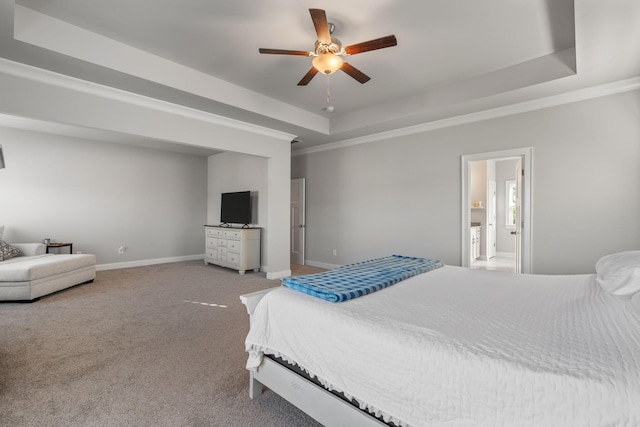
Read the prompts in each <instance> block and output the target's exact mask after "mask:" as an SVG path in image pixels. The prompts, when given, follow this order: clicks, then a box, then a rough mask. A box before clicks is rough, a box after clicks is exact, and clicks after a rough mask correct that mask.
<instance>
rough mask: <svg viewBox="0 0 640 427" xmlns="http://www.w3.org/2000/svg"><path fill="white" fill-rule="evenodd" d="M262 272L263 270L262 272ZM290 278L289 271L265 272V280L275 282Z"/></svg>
mask: <svg viewBox="0 0 640 427" xmlns="http://www.w3.org/2000/svg"><path fill="white" fill-rule="evenodd" d="M263 271H264V270H263ZM289 276H291V270H282V271H271V272H267V279H271V280H276V279H282V278H283V277H289Z"/></svg>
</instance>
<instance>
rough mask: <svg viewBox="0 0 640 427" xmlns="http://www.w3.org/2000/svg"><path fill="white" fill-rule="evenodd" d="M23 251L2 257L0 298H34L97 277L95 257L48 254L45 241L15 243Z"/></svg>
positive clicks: (21, 299) (36, 298)
mask: <svg viewBox="0 0 640 427" xmlns="http://www.w3.org/2000/svg"><path fill="white" fill-rule="evenodd" d="M11 246H14V247H16V248H18V249H20V251H21V255H19V256H16V257H13V258H10V259H6V260H3V261H0V301H35V300H38V299H40V297H42V296H44V295H48V294H51V293H53V292H56V291H59V290H62V289H66V288H69V287H71V286H75V285H79V284H82V283H88V282H92V281H93V279H95V277H96V267H95V265H96V257H95V255H89V254H76V255H67V254H63V255H54V254H47V253H45V252H46V246H45V245H44V244H42V243H12V244H11Z"/></svg>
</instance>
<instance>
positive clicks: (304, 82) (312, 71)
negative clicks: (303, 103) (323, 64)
mask: <svg viewBox="0 0 640 427" xmlns="http://www.w3.org/2000/svg"><path fill="white" fill-rule="evenodd" d="M316 74H318V70H317V69H316V68H315V67H311V69H310V70H309V71H307V74H305V75H304V77H303V78H302V80H300V81H299V82H298V86H306V85H308V84H309V82H310V81H311V79H312V78H314V77H315V75H316Z"/></svg>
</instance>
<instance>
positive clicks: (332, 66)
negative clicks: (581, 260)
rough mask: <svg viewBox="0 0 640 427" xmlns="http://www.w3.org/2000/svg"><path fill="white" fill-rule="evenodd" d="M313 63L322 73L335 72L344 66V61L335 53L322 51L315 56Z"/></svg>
mask: <svg viewBox="0 0 640 427" xmlns="http://www.w3.org/2000/svg"><path fill="white" fill-rule="evenodd" d="M311 64H312V65H313V66H314V67H315V68H316V70H318V71H320V72H321V73H324V74H333V73H335V72H336V71H338V70H339V69H340V67H342V64H344V61H343V60H342V58H340V57H339V56H337V55H334V54H333V53H322V54H320V55H318V56H316V57H315V58H313V61H311Z"/></svg>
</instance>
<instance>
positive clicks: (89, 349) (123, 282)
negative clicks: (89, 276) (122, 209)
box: [0, 261, 319, 426]
mask: <svg viewBox="0 0 640 427" xmlns="http://www.w3.org/2000/svg"><path fill="white" fill-rule="evenodd" d="M278 285H279V281H271V280H267V279H266V278H265V277H264V274H262V273H257V274H255V273H253V274H246V275H244V276H241V275H239V274H237V273H236V272H233V271H231V270H227V269H222V268H218V267H214V266H205V265H204V264H203V263H202V261H187V262H179V263H171V264H162V265H154V266H148V267H138V268H130V269H122V270H110V271H101V272H98V274H97V278H96V280H95V281H94V283H92V284H88V285H81V286H77V287H74V288H71V289H67V290H65V291H62V292H59V293H56V294H53V295H50V296H47V297H44V298H42V299H41V300H40V301H37V302H35V303H32V304H17V303H0V425H1V426H318V425H319V424H317V423H316V422H315V421H313V420H312V419H310V418H309V417H308V416H307V415H306V414H304V413H302V412H301V411H299V410H298V409H297V408H295V407H293V406H292V405H290V404H289V403H288V402H286V401H285V400H283V399H282V398H280V397H279V396H277V395H276V394H275V393H272V392H266V393H265V394H263V395H262V396H261V397H260V398H258V399H256V400H255V401H251V400H250V399H249V397H248V373H247V371H246V370H245V369H244V364H245V361H246V353H245V352H244V337H245V335H246V333H247V331H248V327H249V319H248V316H247V313H246V310H245V307H244V306H243V305H242V304H241V303H240V300H239V298H238V297H239V295H241V294H243V293H247V292H253V291H256V290H259V289H264V288H269V287H273V286H278Z"/></svg>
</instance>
